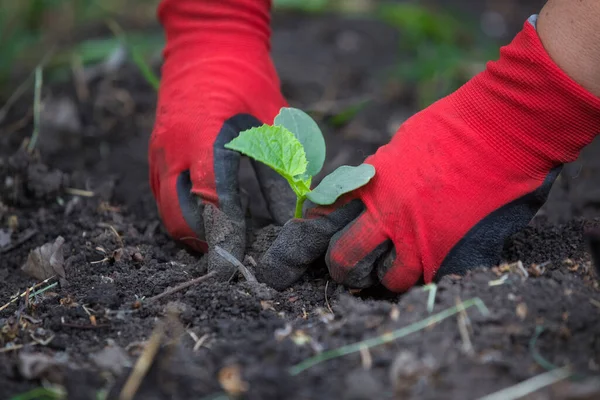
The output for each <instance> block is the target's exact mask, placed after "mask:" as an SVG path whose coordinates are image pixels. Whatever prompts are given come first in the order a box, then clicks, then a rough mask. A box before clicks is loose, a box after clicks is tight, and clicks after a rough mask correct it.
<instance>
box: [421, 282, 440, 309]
mask: <svg viewBox="0 0 600 400" xmlns="http://www.w3.org/2000/svg"><path fill="white" fill-rule="evenodd" d="M423 291H425V292H429V295H428V296H427V312H428V313H429V314H431V313H432V312H433V306H434V305H435V295H436V294H437V285H436V284H435V283H430V284H429V285H425V286H424V287H423Z"/></svg>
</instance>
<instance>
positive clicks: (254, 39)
mask: <svg viewBox="0 0 600 400" xmlns="http://www.w3.org/2000/svg"><path fill="white" fill-rule="evenodd" d="M270 9H271V0H162V2H161V4H160V6H159V8H158V19H159V20H160V22H161V24H162V25H163V26H164V29H165V34H166V37H167V46H166V48H165V51H164V57H165V58H167V57H169V56H170V55H171V54H172V53H174V52H176V53H178V54H179V53H182V52H181V51H178V49H182V48H183V49H185V52H184V53H185V55H186V56H187V57H189V56H190V55H191V54H197V53H203V54H205V53H215V52H218V53H221V54H222V53H223V52H224V51H225V50H226V49H227V48H231V49H235V50H236V51H240V52H244V51H256V50H260V51H265V52H267V53H268V52H269V50H270V38H271V29H270V22H271V17H270Z"/></svg>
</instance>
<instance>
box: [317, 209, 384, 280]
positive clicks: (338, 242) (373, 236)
mask: <svg viewBox="0 0 600 400" xmlns="http://www.w3.org/2000/svg"><path fill="white" fill-rule="evenodd" d="M379 224H380V223H378V221H377V220H375V218H373V216H372V215H371V214H370V213H368V212H367V211H363V212H362V213H361V214H360V215H359V216H357V217H356V218H355V219H354V220H353V221H351V222H350V223H349V224H348V225H346V226H345V227H344V228H343V229H342V230H341V231H339V232H337V233H336V234H335V235H334V236H333V237H332V238H331V242H330V244H329V248H328V250H327V255H326V256H325V262H326V263H327V266H328V268H329V274H330V275H331V277H332V278H333V279H334V280H335V281H336V282H339V283H343V284H344V285H347V286H350V287H355V288H366V287H369V286H372V285H374V284H376V283H377V282H378V279H377V276H376V274H375V272H374V268H375V266H376V265H377V264H376V263H377V261H378V259H379V258H380V257H381V256H382V255H383V254H385V253H386V252H387V251H389V249H390V248H391V247H392V243H391V241H390V240H388V238H387V236H386V235H385V233H384V232H383V231H382V230H381V228H380V226H379Z"/></svg>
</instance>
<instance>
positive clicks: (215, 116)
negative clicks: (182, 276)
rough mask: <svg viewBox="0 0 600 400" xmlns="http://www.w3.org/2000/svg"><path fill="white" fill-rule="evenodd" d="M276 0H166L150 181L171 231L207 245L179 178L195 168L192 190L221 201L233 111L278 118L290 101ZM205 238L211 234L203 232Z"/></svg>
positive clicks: (212, 201)
mask: <svg viewBox="0 0 600 400" xmlns="http://www.w3.org/2000/svg"><path fill="white" fill-rule="evenodd" d="M270 3H271V2H270V1H269V0H202V1H199V0H163V2H162V3H161V5H160V7H159V11H158V15H159V19H160V21H161V23H162V24H163V26H164V29H165V32H166V39H167V44H166V48H165V51H164V65H163V69H162V77H161V87H160V92H159V100H158V106H157V112H156V123H155V127H154V131H153V133H152V138H151V142H150V151H149V162H150V182H151V187H152V191H153V193H154V196H155V198H156V201H157V203H158V207H159V211H160V215H161V217H162V220H163V222H164V224H165V226H166V228H167V230H168V231H169V233H170V234H171V235H172V236H173V237H175V238H177V239H181V240H184V241H185V242H186V243H187V244H189V245H190V246H192V247H195V248H197V249H199V250H202V251H206V244H205V243H203V242H202V241H198V240H197V238H195V237H194V236H195V235H194V232H193V231H192V230H191V229H190V228H189V226H188V225H187V224H186V223H185V220H184V218H183V216H182V214H181V211H180V208H179V202H178V198H177V193H176V190H175V183H176V180H177V177H178V176H179V175H180V173H181V172H182V171H185V170H189V171H190V174H191V180H192V184H193V188H192V191H193V193H195V194H197V195H198V196H199V197H200V198H201V199H202V200H203V201H204V202H205V203H210V204H214V205H217V206H218V204H219V199H218V198H217V193H216V185H215V174H214V169H213V165H214V160H213V143H214V141H215V138H216V135H217V134H218V132H219V130H220V129H221V127H222V125H223V122H224V121H225V120H227V119H228V118H230V117H232V116H234V115H236V114H240V113H245V114H250V115H253V116H254V117H256V118H258V119H259V120H261V121H263V122H265V123H272V121H273V118H274V117H275V115H277V113H278V112H279V110H280V108H281V107H283V106H285V105H286V102H285V100H284V99H283V97H282V95H281V93H280V88H279V79H278V77H277V73H276V71H275V68H274V66H273V63H272V61H271V58H270V55H269V49H270V43H269V39H270V27H269V23H270V14H269V13H270V5H271V4H270ZM200 239H204V238H200Z"/></svg>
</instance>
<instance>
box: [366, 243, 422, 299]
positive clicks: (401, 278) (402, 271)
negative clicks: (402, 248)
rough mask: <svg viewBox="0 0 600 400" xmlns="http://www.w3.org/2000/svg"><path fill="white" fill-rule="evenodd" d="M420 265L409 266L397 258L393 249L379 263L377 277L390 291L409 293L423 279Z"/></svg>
mask: <svg viewBox="0 0 600 400" xmlns="http://www.w3.org/2000/svg"><path fill="white" fill-rule="evenodd" d="M422 270H423V269H422V268H421V267H420V265H415V266H413V267H411V266H408V265H406V264H404V263H403V262H402V260H401V259H400V258H398V257H397V254H396V248H395V247H393V248H392V249H391V250H390V251H389V252H388V253H387V254H386V255H385V256H384V257H382V258H381V259H380V260H379V261H378V263H377V276H378V277H379V280H380V281H381V283H382V284H383V286H385V287H386V288H387V289H388V290H391V291H392V292H396V293H403V292H406V291H408V290H409V289H410V288H412V287H413V286H415V285H417V284H418V283H419V282H420V281H421V280H422V279H423V273H422Z"/></svg>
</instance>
